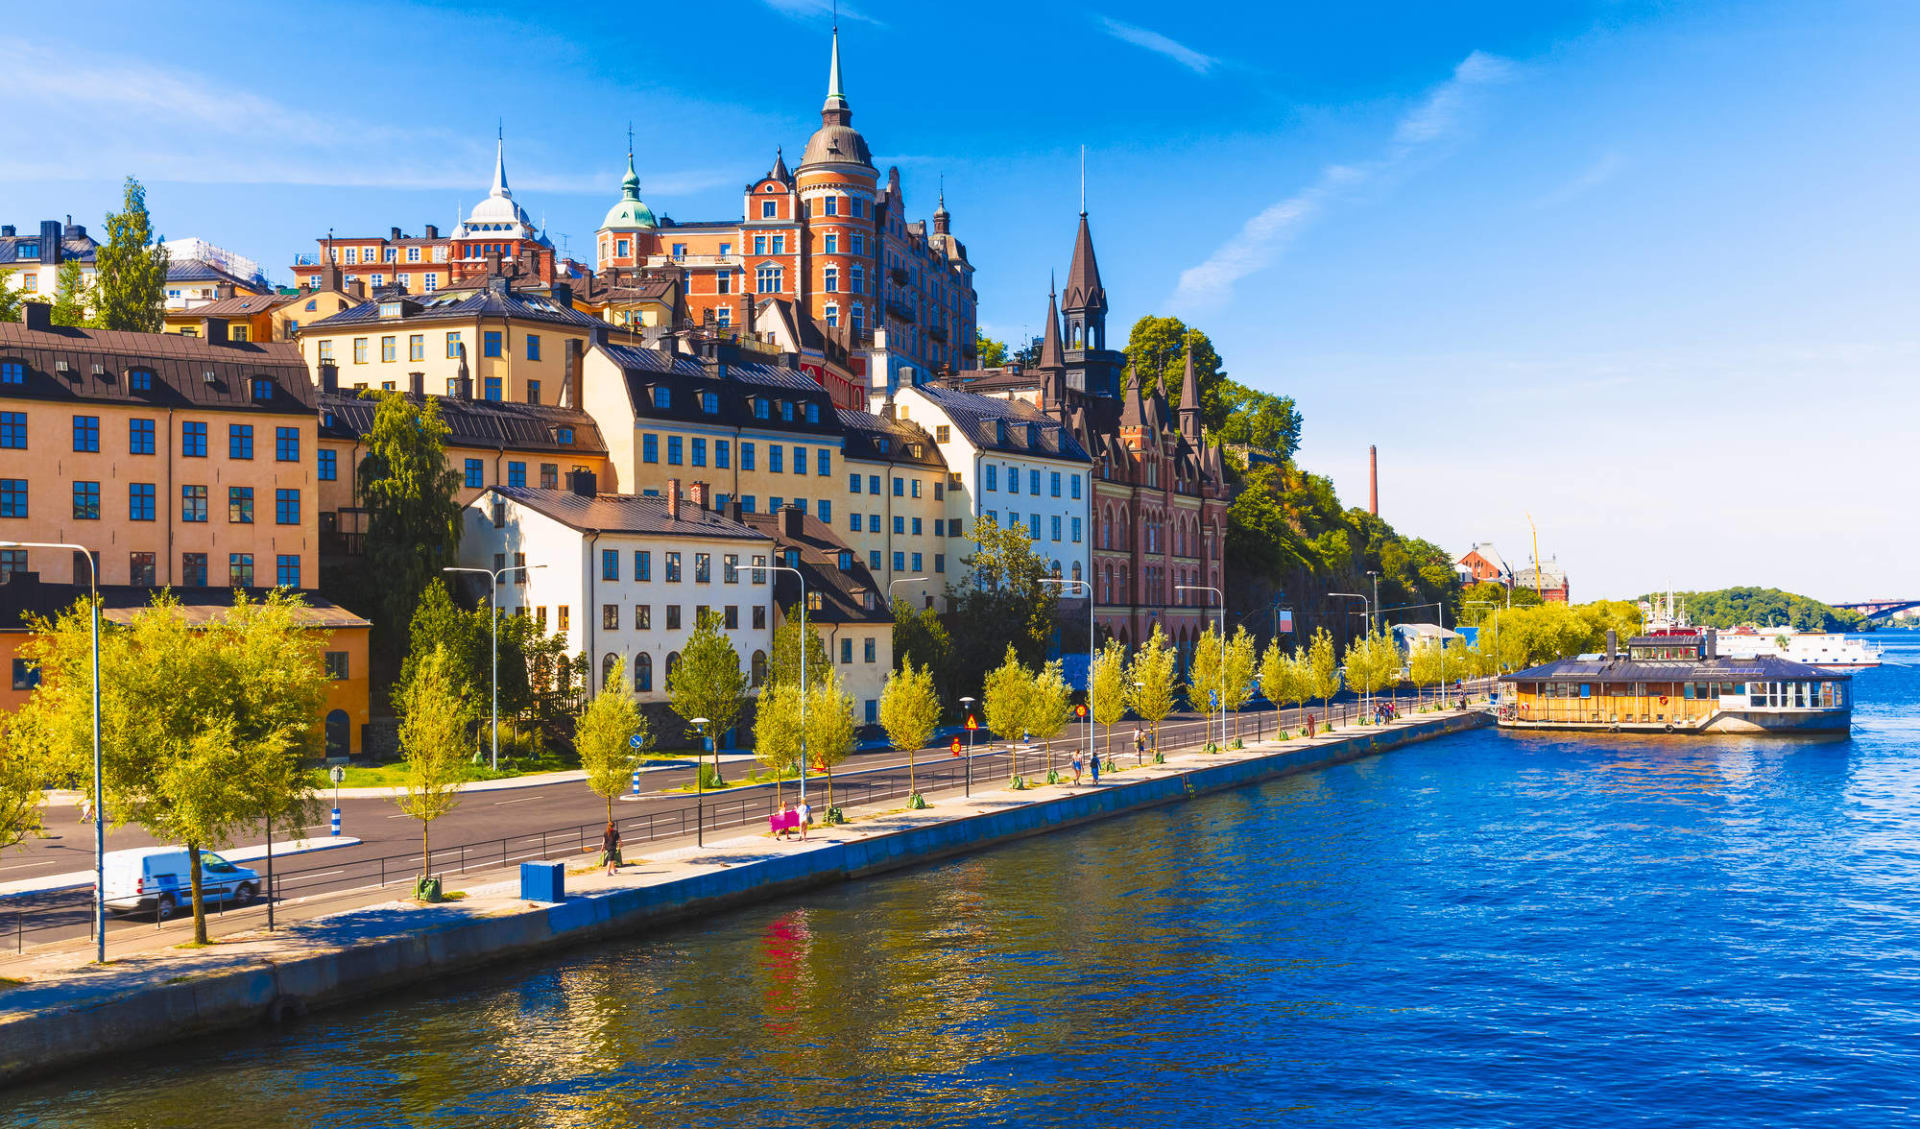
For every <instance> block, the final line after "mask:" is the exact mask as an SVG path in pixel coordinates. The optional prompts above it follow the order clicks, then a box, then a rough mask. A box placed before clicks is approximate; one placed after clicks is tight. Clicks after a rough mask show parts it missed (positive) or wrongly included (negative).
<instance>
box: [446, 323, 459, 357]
mask: <svg viewBox="0 0 1920 1129" xmlns="http://www.w3.org/2000/svg"><path fill="white" fill-rule="evenodd" d="M459 355H460V331H459V330H457V329H456V330H453V331H452V332H450V333H448V334H447V359H448V360H452V359H453V358H455V357H457V356H459Z"/></svg>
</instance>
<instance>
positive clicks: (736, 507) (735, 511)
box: [727, 498, 740, 522]
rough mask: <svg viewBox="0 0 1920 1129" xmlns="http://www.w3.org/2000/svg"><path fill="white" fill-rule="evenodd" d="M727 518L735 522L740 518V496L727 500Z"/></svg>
mask: <svg viewBox="0 0 1920 1129" xmlns="http://www.w3.org/2000/svg"><path fill="white" fill-rule="evenodd" d="M727 519H728V520H729V521H733V522H738V521H739V520H740V500H739V499H738V498H734V499H732V500H730V501H728V502H727Z"/></svg>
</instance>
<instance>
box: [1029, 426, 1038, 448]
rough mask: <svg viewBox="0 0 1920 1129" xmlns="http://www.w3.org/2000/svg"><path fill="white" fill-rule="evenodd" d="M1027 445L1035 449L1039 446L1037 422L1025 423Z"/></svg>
mask: <svg viewBox="0 0 1920 1129" xmlns="http://www.w3.org/2000/svg"><path fill="white" fill-rule="evenodd" d="M1027 446H1028V447H1031V448H1033V449H1035V450H1038V449H1039V447H1040V425H1039V424H1037V423H1030V424H1028V425H1027Z"/></svg>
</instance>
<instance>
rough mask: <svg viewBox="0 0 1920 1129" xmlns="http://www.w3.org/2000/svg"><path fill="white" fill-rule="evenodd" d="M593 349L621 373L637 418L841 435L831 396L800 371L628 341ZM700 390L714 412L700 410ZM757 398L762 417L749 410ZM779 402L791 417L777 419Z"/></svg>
mask: <svg viewBox="0 0 1920 1129" xmlns="http://www.w3.org/2000/svg"><path fill="white" fill-rule="evenodd" d="M595 348H596V349H598V350H599V351H600V352H601V353H602V354H603V355H604V356H606V358H607V359H608V360H610V361H612V362H613V363H614V364H615V365H617V366H618V367H619V368H620V370H621V372H622V373H624V374H625V376H626V379H627V395H628V398H629V400H630V402H631V404H632V407H633V411H634V415H635V416H636V417H638V418H641V419H670V420H677V421H679V422H682V423H693V424H714V425H721V426H727V427H747V428H757V429H761V430H775V431H794V432H810V433H813V434H817V435H822V436H825V435H834V436H837V435H838V434H839V433H840V420H839V417H838V416H837V415H836V414H835V412H836V409H835V408H834V404H833V397H832V396H831V395H829V394H828V392H827V390H826V389H825V388H822V387H821V386H820V384H819V382H818V381H816V380H814V379H813V378H812V377H810V376H808V375H807V374H806V373H804V372H801V371H800V370H799V369H792V368H786V367H784V366H782V365H771V364H766V363H764V362H759V361H744V360H736V359H728V360H722V359H719V358H717V357H716V358H705V359H703V358H700V357H692V356H688V355H686V354H684V353H670V352H666V351H664V350H660V349H643V348H638V347H636V346H632V345H614V344H603V345H598V346H595ZM655 388H665V389H667V392H668V397H667V399H668V404H667V406H666V407H659V406H657V404H656V403H655V397H654V395H653V390H654V389H655ZM703 393H712V394H714V395H716V396H718V397H719V402H718V403H717V404H716V408H717V409H718V410H717V411H712V412H709V411H707V410H705V407H704V406H703V404H702V403H701V399H700V397H701V395H702V394H703ZM756 399H764V400H766V401H767V402H768V407H767V418H765V419H761V418H759V417H757V416H756V415H755V414H754V401H755V400H756ZM782 401H785V402H787V403H791V404H793V405H794V409H793V415H794V418H793V419H791V420H787V419H782V418H781V416H780V408H779V405H780V403H781V402H782ZM808 404H812V405H814V416H815V419H814V421H813V422H808V420H807V418H806V405H808Z"/></svg>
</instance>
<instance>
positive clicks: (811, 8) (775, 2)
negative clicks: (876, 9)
mask: <svg viewBox="0 0 1920 1129" xmlns="http://www.w3.org/2000/svg"><path fill="white" fill-rule="evenodd" d="M761 3H763V4H765V5H766V6H767V7H769V8H772V9H773V10H774V11H776V12H778V13H780V14H781V15H783V16H791V17H793V18H794V19H813V18H814V17H816V16H832V15H836V14H837V15H838V16H839V18H841V19H843V20H854V21H856V22H858V23H863V24H873V25H874V26H876V27H885V26H886V25H885V24H883V23H881V22H880V21H879V20H877V19H875V18H874V17H872V16H869V15H867V14H866V13H865V12H862V11H860V10H859V9H857V8H855V7H853V6H852V5H850V4H841V5H839V6H838V7H837V8H836V7H835V5H834V3H833V0H761Z"/></svg>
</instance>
